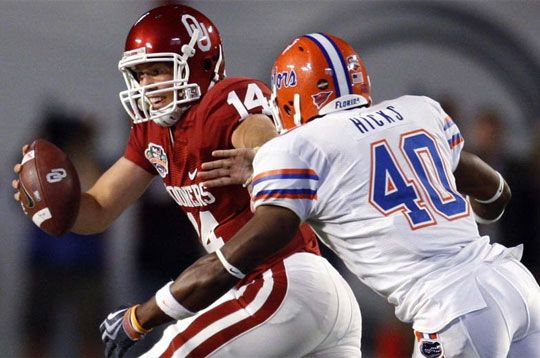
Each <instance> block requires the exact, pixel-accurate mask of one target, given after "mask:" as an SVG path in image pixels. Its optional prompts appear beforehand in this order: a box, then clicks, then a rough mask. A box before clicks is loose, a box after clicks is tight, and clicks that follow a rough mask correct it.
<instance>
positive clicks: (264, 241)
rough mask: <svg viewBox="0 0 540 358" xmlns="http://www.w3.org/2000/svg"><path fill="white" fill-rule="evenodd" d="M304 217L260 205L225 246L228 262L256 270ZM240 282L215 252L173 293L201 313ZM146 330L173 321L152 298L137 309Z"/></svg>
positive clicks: (183, 278) (289, 237)
mask: <svg viewBox="0 0 540 358" xmlns="http://www.w3.org/2000/svg"><path fill="white" fill-rule="evenodd" d="M299 225H300V219H299V218H298V216H297V215H296V214H295V213H294V212H292V211H291V210H289V209H286V208H283V207H279V206H270V205H265V206H260V207H258V208H257V210H256V211H255V215H254V216H253V217H252V218H251V220H250V221H249V222H248V223H247V224H246V225H244V226H243V227H242V228H241V229H240V230H239V231H238V232H237V233H236V235H234V237H233V238H232V239H231V240H229V241H228V242H227V243H226V244H225V245H224V246H223V247H222V248H221V252H222V253H223V255H224V256H225V258H226V259H227V261H228V262H229V263H230V264H232V265H233V266H235V267H236V268H238V269H240V270H241V271H242V272H244V273H248V272H250V271H252V270H253V269H254V268H255V267H256V266H258V265H260V264H261V263H263V262H264V261H265V260H266V259H267V258H268V257H270V256H271V255H273V254H274V253H276V252H277V251H278V250H280V249H282V248H283V247H285V246H286V245H287V244H288V243H289V242H290V241H291V240H292V239H293V237H294V235H295V234H296V232H297V231H298V226H299ZM237 282H238V278H236V277H234V276H231V274H229V273H228V272H227V271H226V270H225V269H224V267H223V265H222V264H221V262H220V261H219V259H218V258H217V255H216V254H215V253H212V254H208V255H206V256H204V257H202V258H200V259H199V260H197V261H196V262H195V263H194V264H193V265H191V266H190V267H188V268H187V269H186V270H185V271H184V272H183V273H182V274H181V275H180V276H178V278H177V279H176V280H175V281H174V283H173V284H172V286H171V293H172V294H173V296H174V297H175V298H176V300H177V301H178V302H180V304H181V305H182V306H184V307H185V308H186V309H188V310H190V311H192V312H197V311H200V310H202V309H204V308H206V307H208V306H209V305H210V304H212V303H213V302H215V301H216V300H217V299H218V298H220V297H221V296H222V295H224V294H225V293H226V292H227V291H228V290H229V289H231V288H232V287H233V286H234V285H235V284H236V283H237ZM136 315H137V318H138V319H139V322H140V323H141V324H142V326H143V327H144V328H146V329H149V328H153V327H155V326H158V325H160V324H163V323H165V322H168V321H170V320H171V318H170V317H169V316H167V315H166V314H164V313H163V312H162V311H161V310H160V309H159V307H158V306H157V304H156V300H155V298H154V297H152V298H151V299H150V300H148V301H147V302H146V303H144V304H143V305H141V306H139V307H138V308H137V311H136Z"/></svg>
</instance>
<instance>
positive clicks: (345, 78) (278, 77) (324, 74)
mask: <svg viewBox="0 0 540 358" xmlns="http://www.w3.org/2000/svg"><path fill="white" fill-rule="evenodd" d="M272 90H273V95H272V100H271V107H272V109H273V116H274V121H275V123H276V127H277V129H278V131H280V132H283V131H286V130H289V129H291V128H294V127H297V126H300V125H302V124H304V123H307V122H308V121H310V120H311V119H313V118H315V117H317V116H321V115H324V114H328V113H331V112H335V111H340V110H344V109H349V108H354V107H359V106H370V105H371V94H370V91H371V90H370V83H369V77H368V73H367V71H366V67H365V65H364V63H363V61H362V59H361V58H360V56H359V55H358V53H357V52H356V51H355V50H354V49H353V48H352V47H351V46H350V45H349V44H348V43H347V42H345V41H344V40H342V39H340V38H337V37H335V36H332V35H328V34H323V33H313V34H308V35H304V36H301V37H298V38H296V39H294V40H293V42H292V43H291V44H290V45H289V46H287V48H285V50H284V51H283V52H282V53H281V54H280V55H279V56H278V58H277V59H276V62H275V63H274V67H273V70H272Z"/></svg>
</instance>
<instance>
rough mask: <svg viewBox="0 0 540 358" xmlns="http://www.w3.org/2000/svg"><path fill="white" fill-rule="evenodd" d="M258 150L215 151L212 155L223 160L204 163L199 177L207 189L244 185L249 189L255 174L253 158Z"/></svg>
mask: <svg viewBox="0 0 540 358" xmlns="http://www.w3.org/2000/svg"><path fill="white" fill-rule="evenodd" d="M257 149H258V148H239V149H226V150H215V151H213V152H212V155H213V156H214V157H216V158H221V159H218V160H214V161H211V162H206V163H203V164H202V166H201V168H202V170H203V171H201V172H200V173H199V175H198V177H199V178H200V179H202V180H203V181H204V185H205V186H206V187H207V188H214V187H219V186H225V185H232V184H242V185H243V186H244V187H247V186H248V185H249V184H251V176H252V174H253V166H252V162H253V158H254V157H255V154H256V153H257Z"/></svg>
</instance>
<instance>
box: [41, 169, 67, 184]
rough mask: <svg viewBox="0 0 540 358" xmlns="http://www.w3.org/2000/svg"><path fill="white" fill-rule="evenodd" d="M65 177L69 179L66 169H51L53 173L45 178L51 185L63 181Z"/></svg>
mask: <svg viewBox="0 0 540 358" xmlns="http://www.w3.org/2000/svg"><path fill="white" fill-rule="evenodd" d="M65 177H67V173H66V170H65V169H64V168H55V169H51V171H50V172H49V173H47V175H46V176H45V178H47V181H48V182H49V183H58V182H59V181H62V179H64V178H65Z"/></svg>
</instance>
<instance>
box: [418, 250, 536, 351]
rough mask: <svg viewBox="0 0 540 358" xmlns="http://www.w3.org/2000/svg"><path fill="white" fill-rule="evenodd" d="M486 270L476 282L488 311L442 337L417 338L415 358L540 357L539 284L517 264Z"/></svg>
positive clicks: (511, 261)
mask: <svg viewBox="0 0 540 358" xmlns="http://www.w3.org/2000/svg"><path fill="white" fill-rule="evenodd" d="M485 266H486V268H485V270H482V271H480V273H479V274H478V275H477V278H476V280H477V283H478V287H479V288H480V291H481V293H482V295H483V297H484V300H485V301H486V304H487V307H486V308H483V309H481V310H478V311H474V312H470V313H468V314H465V315H463V316H460V317H458V318H457V319H455V320H453V321H452V322H450V324H448V325H447V326H446V327H444V328H443V329H442V330H441V331H440V332H436V333H431V334H429V333H423V334H422V333H419V332H416V338H417V341H416V345H415V350H414V353H413V357H430V358H435V357H442V356H443V355H444V357H446V358H450V357H464V358H467V357H486V358H499V357H501V358H503V357H516V358H517V357H520V358H521V357H531V358H534V357H540V287H539V286H538V283H537V282H536V281H535V279H534V277H533V276H532V275H531V273H530V272H529V270H527V269H526V268H525V267H524V266H523V265H522V264H521V263H520V262H519V261H517V260H514V259H509V260H505V261H503V262H499V263H491V264H490V263H485ZM439 353H440V354H439Z"/></svg>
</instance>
